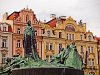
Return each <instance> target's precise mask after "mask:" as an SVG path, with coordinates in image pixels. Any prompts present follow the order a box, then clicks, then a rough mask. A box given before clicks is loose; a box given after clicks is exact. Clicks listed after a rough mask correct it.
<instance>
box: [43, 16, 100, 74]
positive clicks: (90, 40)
mask: <svg viewBox="0 0 100 75" xmlns="http://www.w3.org/2000/svg"><path fill="white" fill-rule="evenodd" d="M51 17H52V20H50V21H49V22H47V23H44V24H43V25H42V30H41V31H42V36H41V37H42V59H44V60H47V61H50V60H51V57H52V55H54V54H57V53H59V52H60V50H61V48H66V47H67V45H70V44H71V43H72V42H75V44H76V47H77V50H78V52H79V54H80V55H81V56H82V58H83V64H84V65H83V70H84V73H85V74H93V75H98V74H99V69H98V53H97V40H96V38H95V37H94V36H93V33H92V32H90V31H86V23H82V21H81V20H80V21H79V22H78V23H77V22H76V21H75V20H74V19H73V18H71V17H69V18H67V19H66V17H65V16H61V17H59V18H56V16H55V14H52V16H51Z"/></svg>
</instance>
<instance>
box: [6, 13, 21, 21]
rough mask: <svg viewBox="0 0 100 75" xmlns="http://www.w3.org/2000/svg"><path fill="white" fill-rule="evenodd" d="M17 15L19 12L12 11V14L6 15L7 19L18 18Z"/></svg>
mask: <svg viewBox="0 0 100 75" xmlns="http://www.w3.org/2000/svg"><path fill="white" fill-rule="evenodd" d="M18 16H19V12H13V13H12V14H10V15H9V16H8V17H7V20H14V19H16V18H18Z"/></svg>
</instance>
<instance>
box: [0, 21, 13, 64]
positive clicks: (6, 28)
mask: <svg viewBox="0 0 100 75" xmlns="http://www.w3.org/2000/svg"><path fill="white" fill-rule="evenodd" d="M7 57H10V58H11V57H12V28H11V25H9V24H8V23H0V64H5V63H6V58H7Z"/></svg>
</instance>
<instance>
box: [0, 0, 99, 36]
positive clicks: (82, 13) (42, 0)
mask: <svg viewBox="0 0 100 75" xmlns="http://www.w3.org/2000/svg"><path fill="white" fill-rule="evenodd" d="M27 6H28V8H30V9H32V10H33V11H34V13H35V14H36V16H37V19H40V20H42V21H43V20H46V21H49V20H50V14H56V16H57V17H59V16H66V17H67V18H68V17H69V16H71V17H72V18H73V19H74V20H76V21H77V22H78V21H80V20H82V22H84V23H86V26H87V31H88V30H90V31H91V32H93V35H94V36H95V35H96V36H97V37H100V0H0V20H1V19H2V15H3V13H5V12H8V14H11V13H12V12H14V11H20V10H22V9H23V8H26V7H27Z"/></svg>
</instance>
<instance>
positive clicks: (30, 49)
mask: <svg viewBox="0 0 100 75" xmlns="http://www.w3.org/2000/svg"><path fill="white" fill-rule="evenodd" d="M23 46H24V51H25V57H28V56H29V55H30V54H32V58H33V59H34V60H39V55H38V53H37V48H36V38H35V30H34V27H32V26H31V21H28V22H27V26H26V27H25V30H24V40H23Z"/></svg>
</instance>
